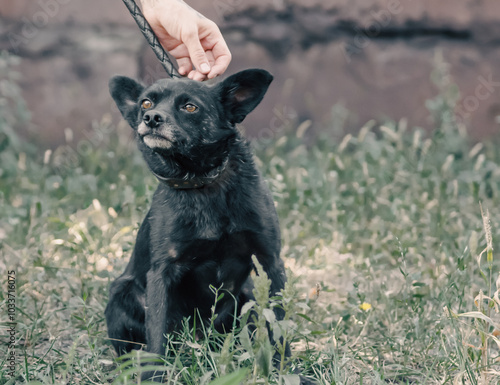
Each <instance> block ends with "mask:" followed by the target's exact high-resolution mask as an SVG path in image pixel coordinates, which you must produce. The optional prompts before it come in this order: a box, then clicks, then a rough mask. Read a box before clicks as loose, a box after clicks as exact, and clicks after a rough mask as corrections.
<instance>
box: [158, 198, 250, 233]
mask: <svg viewBox="0 0 500 385" xmlns="http://www.w3.org/2000/svg"><path fill="white" fill-rule="evenodd" d="M243 198H245V197H244V196H243ZM166 204H167V205H168V207H169V210H168V211H169V215H168V216H167V217H166V218H165V221H166V222H165V228H166V229H167V230H168V232H170V235H171V236H173V239H179V238H182V239H183V240H184V241H189V240H190V239H193V240H197V239H200V240H218V239H220V238H222V237H223V236H225V235H226V234H234V233H239V232H243V231H252V230H256V229H257V228H258V227H259V223H260V218H259V215H258V214H257V213H256V212H255V210H254V208H253V205H252V202H251V201H250V200H248V199H242V197H241V196H227V195H220V196H215V197H214V196H211V195H209V194H207V195H206V196H205V195H203V194H196V192H195V194H185V195H184V196H182V195H181V196H175V197H173V198H170V200H169V201H167V202H166Z"/></svg>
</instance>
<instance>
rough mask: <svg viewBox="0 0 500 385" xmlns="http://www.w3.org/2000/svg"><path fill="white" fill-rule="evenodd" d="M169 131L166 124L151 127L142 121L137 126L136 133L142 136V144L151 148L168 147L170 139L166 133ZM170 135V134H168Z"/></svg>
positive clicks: (170, 143) (170, 142)
mask: <svg viewBox="0 0 500 385" xmlns="http://www.w3.org/2000/svg"><path fill="white" fill-rule="evenodd" d="M165 131H167V133H168V131H170V129H169V128H168V126H167V125H166V124H162V126H159V127H156V128H155V129H152V128H151V127H149V126H148V125H147V124H146V123H145V122H144V121H143V122H141V124H139V126H138V127H137V133H138V134H139V136H140V137H141V138H142V140H143V142H144V144H145V145H146V146H148V147H149V148H151V149H153V150H154V149H164V150H165V149H169V148H171V147H172V144H173V143H172V141H171V140H170V139H169V137H168V136H167V135H165V134H166V132H165ZM169 136H170V135H169Z"/></svg>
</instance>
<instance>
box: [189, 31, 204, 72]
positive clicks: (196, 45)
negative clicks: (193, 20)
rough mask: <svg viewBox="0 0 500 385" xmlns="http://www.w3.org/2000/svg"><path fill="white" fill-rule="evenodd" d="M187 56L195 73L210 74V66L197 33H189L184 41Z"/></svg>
mask: <svg viewBox="0 0 500 385" xmlns="http://www.w3.org/2000/svg"><path fill="white" fill-rule="evenodd" d="M184 44H185V45H186V47H187V49H188V52H189V56H190V57H191V62H192V63H193V65H194V67H195V68H196V70H197V71H199V72H201V73H203V74H208V73H209V72H210V64H209V62H208V58H207V55H206V54H205V50H204V49H203V47H202V45H201V42H200V39H199V37H198V34H197V33H191V34H190V35H189V36H188V37H187V38H186V39H185V40H184Z"/></svg>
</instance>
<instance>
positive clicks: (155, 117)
mask: <svg viewBox="0 0 500 385" xmlns="http://www.w3.org/2000/svg"><path fill="white" fill-rule="evenodd" d="M142 120H144V123H146V124H147V125H148V126H149V127H151V128H155V127H158V126H159V125H160V124H162V123H164V122H165V116H163V115H162V114H161V113H159V112H158V111H148V112H146V113H145V114H144V116H143V118H142Z"/></svg>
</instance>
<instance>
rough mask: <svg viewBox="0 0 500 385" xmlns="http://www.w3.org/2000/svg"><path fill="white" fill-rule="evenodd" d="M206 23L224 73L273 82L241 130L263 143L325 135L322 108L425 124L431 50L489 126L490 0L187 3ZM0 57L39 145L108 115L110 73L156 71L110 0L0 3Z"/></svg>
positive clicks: (499, 110) (479, 124) (484, 133)
mask: <svg viewBox="0 0 500 385" xmlns="http://www.w3.org/2000/svg"><path fill="white" fill-rule="evenodd" d="M187 2H188V3H189V4H191V5H192V6H193V7H194V8H196V9H198V10H199V11H200V12H202V13H204V14H205V15H206V16H207V17H209V18H211V19H212V20H214V21H215V22H216V23H217V24H218V25H219V26H220V28H221V29H222V31H223V34H224V36H225V38H226V40H227V42H228V45H229V47H230V48H231V50H232V53H233V62H232V64H231V66H230V68H229V70H228V73H233V72H236V71H238V70H241V69H245V68H250V67H261V68H265V69H267V70H269V71H270V72H271V73H273V74H274V76H275V81H274V83H273V85H272V87H271V89H270V91H269V94H268V95H267V96H266V98H265V99H264V103H263V104H262V105H261V106H259V107H258V108H257V110H256V112H255V113H254V114H252V115H250V117H249V118H248V119H247V120H246V121H245V122H244V125H245V128H246V129H247V132H248V133H249V134H250V135H252V136H270V135H273V133H275V132H276V131H279V129H280V127H281V126H282V124H283V123H282V122H283V121H285V122H287V121H290V120H298V121H299V122H300V121H303V120H306V119H311V120H312V121H313V122H314V123H315V126H316V127H328V122H329V121H330V120H331V113H332V106H333V105H334V104H337V103H341V104H342V105H344V106H345V107H346V108H347V109H349V110H351V111H352V112H353V113H354V116H355V118H353V119H351V120H350V121H349V124H350V125H351V126H352V129H354V130H355V129H357V128H359V127H360V125H362V124H363V123H365V122H366V121H367V120H369V119H372V118H375V119H379V120H384V119H386V118H390V119H395V120H397V119H400V118H402V117H407V118H408V119H409V124H410V125H420V126H423V127H427V128H430V127H432V123H431V122H430V120H429V113H428V111H427V110H426V108H425V100H426V99H429V98H431V97H433V96H434V95H436V93H437V90H436V88H435V87H434V86H433V85H432V83H431V82H430V73H431V70H432V66H433V58H434V55H435V52H436V49H440V50H442V52H443V56H444V59H445V61H447V62H449V63H450V69H451V73H452V75H453V77H454V81H455V82H456V83H457V84H458V85H459V87H460V90H461V95H462V99H461V101H460V103H459V106H458V109H457V112H458V114H459V115H460V116H461V117H462V118H463V119H464V120H465V121H467V122H468V125H469V127H470V130H469V132H470V133H471V135H473V136H474V137H477V138H478V137H488V136H491V135H492V134H493V133H496V132H497V130H498V124H499V123H497V120H498V118H497V117H498V116H499V115H500V89H499V86H500V49H498V48H500V47H499V45H500V2H498V1H493V0H440V1H434V0H419V1H412V0H373V1H370V2H367V1H363V0H211V1H206V0H188V1H187ZM0 49H6V50H8V51H10V52H13V53H16V54H17V55H19V56H21V57H22V58H23V61H22V64H21V66H20V72H21V73H22V78H21V84H22V88H23V91H24V95H25V98H26V99H27V101H28V104H29V107H30V109H31V110H32V112H33V129H35V130H36V131H37V132H38V133H40V137H41V140H42V141H43V142H44V145H48V146H54V145H56V144H58V143H61V142H62V141H63V140H64V134H63V131H64V128H66V127H70V128H72V129H73V131H74V132H75V134H77V135H80V136H82V135H85V133H86V132H87V133H88V131H89V129H90V127H91V122H92V121H93V120H99V119H100V118H101V117H102V116H103V114H105V113H108V112H110V111H111V112H112V113H113V116H114V117H115V119H116V121H118V113H117V110H116V108H115V107H114V105H113V103H112V101H111V99H110V97H109V96H108V91H107V81H108V79H109V78H110V76H112V75H113V74H124V75H129V76H132V77H138V78H141V79H144V80H150V79H153V78H157V77H162V76H163V72H162V70H161V68H160V67H159V65H158V64H157V61H156V59H155V57H154V55H153V54H152V53H151V52H150V49H149V47H148V46H147V44H146V43H145V42H144V40H143V37H142V35H141V34H140V32H139V30H138V29H137V27H136V26H135V24H134V22H133V20H132V19H131V17H130V16H129V14H128V11H127V10H126V9H125V7H124V5H123V4H122V2H121V1H120V0H108V1H102V0H85V1H77V0H15V1H13V0H0Z"/></svg>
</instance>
